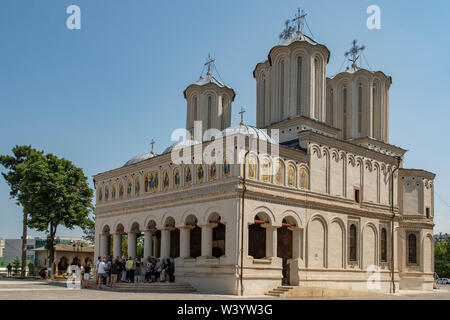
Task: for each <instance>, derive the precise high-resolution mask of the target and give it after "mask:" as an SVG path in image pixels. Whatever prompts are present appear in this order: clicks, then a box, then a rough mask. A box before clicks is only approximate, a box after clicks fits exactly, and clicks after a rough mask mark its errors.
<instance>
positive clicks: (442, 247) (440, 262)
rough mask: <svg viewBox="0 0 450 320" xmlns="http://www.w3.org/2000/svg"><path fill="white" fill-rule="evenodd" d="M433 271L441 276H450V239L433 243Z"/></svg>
mask: <svg viewBox="0 0 450 320" xmlns="http://www.w3.org/2000/svg"><path fill="white" fill-rule="evenodd" d="M434 271H435V272H436V273H437V274H438V275H439V277H441V278H450V239H448V240H447V241H441V242H439V243H437V244H436V245H435V247H434Z"/></svg>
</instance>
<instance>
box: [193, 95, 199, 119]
mask: <svg viewBox="0 0 450 320" xmlns="http://www.w3.org/2000/svg"><path fill="white" fill-rule="evenodd" d="M192 106H193V108H192V113H193V115H192V119H193V120H194V121H195V120H197V117H198V113H197V97H194V99H193V101H192Z"/></svg>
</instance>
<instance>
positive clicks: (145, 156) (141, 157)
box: [123, 151, 155, 167]
mask: <svg viewBox="0 0 450 320" xmlns="http://www.w3.org/2000/svg"><path fill="white" fill-rule="evenodd" d="M154 156H155V153H154V152H151V151H150V152H149V153H144V154H141V155H138V156H135V157H133V158H131V159H130V160H128V161H127V162H126V163H125V164H124V165H123V166H124V167H126V166H129V165H132V164H134V163H138V162H141V161H144V160H147V159H150V158H153V157H154Z"/></svg>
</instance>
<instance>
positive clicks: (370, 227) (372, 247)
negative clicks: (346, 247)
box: [362, 222, 378, 268]
mask: <svg viewBox="0 0 450 320" xmlns="http://www.w3.org/2000/svg"><path fill="white" fill-rule="evenodd" d="M377 247H378V233H377V228H376V227H375V225H374V224H373V223H371V222H368V223H366V225H365V226H364V228H363V238H362V248H363V251H362V258H363V267H364V268H368V267H369V266H372V265H377V264H378V263H377Z"/></svg>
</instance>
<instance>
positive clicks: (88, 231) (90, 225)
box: [83, 217, 95, 244]
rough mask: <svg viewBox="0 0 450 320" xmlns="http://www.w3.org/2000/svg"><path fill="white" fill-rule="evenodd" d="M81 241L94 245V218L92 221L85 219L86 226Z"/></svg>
mask: <svg viewBox="0 0 450 320" xmlns="http://www.w3.org/2000/svg"><path fill="white" fill-rule="evenodd" d="M83 232H84V235H83V239H84V240H85V241H87V242H88V243H89V244H94V243H95V217H94V219H92V220H91V219H87V220H86V226H85V227H84V229H83Z"/></svg>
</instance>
